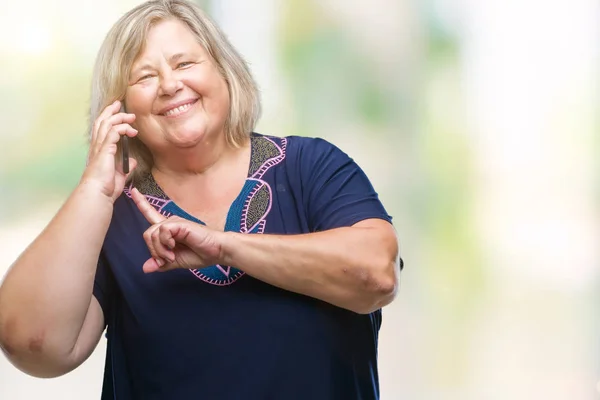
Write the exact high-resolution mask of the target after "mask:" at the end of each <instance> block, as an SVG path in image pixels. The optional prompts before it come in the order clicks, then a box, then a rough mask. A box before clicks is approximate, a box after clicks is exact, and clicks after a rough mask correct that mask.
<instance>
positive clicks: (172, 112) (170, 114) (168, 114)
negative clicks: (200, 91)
mask: <svg viewBox="0 0 600 400" xmlns="http://www.w3.org/2000/svg"><path fill="white" fill-rule="evenodd" d="M197 101H198V100H197V99H196V100H194V101H191V102H189V103H187V104H183V105H181V106H179V107H175V108H173V109H172V110H169V111H167V112H166V113H163V114H161V115H163V116H165V117H177V116H179V115H181V114H184V113H185V112H186V111H188V110H189V109H190V108H192V106H193V105H194V104H196V102H197Z"/></svg>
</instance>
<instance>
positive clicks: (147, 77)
mask: <svg viewBox="0 0 600 400" xmlns="http://www.w3.org/2000/svg"><path fill="white" fill-rule="evenodd" d="M153 76H154V75H150V74H148V75H144V76H142V77H141V78H140V79H138V82H140V81H143V80H146V79H149V78H152V77H153Z"/></svg>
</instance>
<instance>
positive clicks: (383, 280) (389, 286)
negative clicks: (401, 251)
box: [352, 261, 400, 314]
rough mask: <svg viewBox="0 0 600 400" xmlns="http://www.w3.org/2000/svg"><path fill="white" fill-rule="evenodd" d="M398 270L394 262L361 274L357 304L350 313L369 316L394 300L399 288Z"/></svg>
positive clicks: (385, 263) (382, 264)
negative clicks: (358, 301)
mask: <svg viewBox="0 0 600 400" xmlns="http://www.w3.org/2000/svg"><path fill="white" fill-rule="evenodd" d="M399 282H400V268H399V265H398V263H397V262H396V261H393V262H389V261H387V262H384V263H381V264H380V265H379V266H378V267H372V268H371V269H370V271H369V272H367V273H364V274H363V279H362V282H361V286H362V288H361V295H360V298H361V300H362V301H360V303H359V304H357V307H355V309H353V310H352V311H354V312H356V313H358V314H370V313H372V312H374V311H376V310H379V309H380V308H382V307H385V306H387V305H388V304H390V303H391V302H392V301H394V299H395V298H396V295H397V294H398V289H399V286H400V283H399Z"/></svg>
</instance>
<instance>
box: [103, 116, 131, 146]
mask: <svg viewBox="0 0 600 400" xmlns="http://www.w3.org/2000/svg"><path fill="white" fill-rule="evenodd" d="M134 120H135V115H134V114H116V115H113V116H111V117H109V118H107V119H105V120H103V121H102V122H100V127H99V129H98V133H97V134H96V141H95V142H96V143H102V142H104V141H105V140H106V137H107V135H108V134H109V132H110V131H112V130H115V129H116V131H117V132H119V133H122V134H126V133H128V135H129V136H135V135H136V134H137V130H136V129H134V128H133V127H132V126H131V125H129V124H131V123H133V121H134ZM132 134H133V135H132Z"/></svg>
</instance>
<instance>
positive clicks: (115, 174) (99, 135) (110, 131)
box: [81, 101, 137, 202]
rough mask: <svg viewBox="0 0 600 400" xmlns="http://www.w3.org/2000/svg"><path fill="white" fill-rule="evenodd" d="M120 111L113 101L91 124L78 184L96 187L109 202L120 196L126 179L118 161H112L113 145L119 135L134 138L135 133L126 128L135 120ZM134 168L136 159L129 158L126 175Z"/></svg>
mask: <svg viewBox="0 0 600 400" xmlns="http://www.w3.org/2000/svg"><path fill="white" fill-rule="evenodd" d="M120 109H121V102H120V101H115V102H114V103H112V104H111V105H109V106H108V107H106V108H105V109H104V110H103V111H102V113H101V114H100V116H98V118H97V119H96V121H94V127H93V130H92V138H91V142H90V150H89V153H88V159H87V167H86V169H85V171H84V172H83V176H82V178H81V184H83V185H86V186H87V185H92V186H95V187H97V188H98V189H99V190H100V191H101V193H102V194H104V195H105V196H107V197H108V198H110V199H111V200H112V201H113V202H114V201H115V200H116V199H117V198H118V197H119V196H120V194H121V192H122V191H123V188H124V187H125V181H126V179H127V175H126V174H124V173H123V170H122V166H121V165H120V164H121V162H120V160H117V159H116V156H117V143H118V142H119V140H120V139H121V135H127V136H129V137H134V136H136V135H137V130H135V129H134V128H132V127H131V125H130V124H132V123H133V121H135V114H126V113H122V112H119V111H120ZM136 165H137V162H136V160H135V159H133V158H129V171H130V173H131V171H133V169H134V168H135V167H136Z"/></svg>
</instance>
